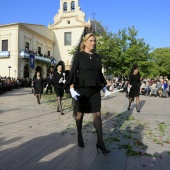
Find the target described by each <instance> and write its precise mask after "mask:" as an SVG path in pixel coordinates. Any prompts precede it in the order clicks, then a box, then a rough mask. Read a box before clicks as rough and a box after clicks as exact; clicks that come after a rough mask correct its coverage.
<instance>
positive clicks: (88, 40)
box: [66, 33, 110, 154]
mask: <svg viewBox="0 0 170 170" xmlns="http://www.w3.org/2000/svg"><path fill="white" fill-rule="evenodd" d="M95 47H96V38H95V36H94V34H92V33H88V34H87V35H86V36H85V37H84V39H83V41H82V43H81V46H80V52H77V53H76V55H75V56H74V60H73V64H72V69H71V72H70V74H69V76H68V78H67V80H66V85H69V86H70V93H71V96H72V97H73V98H74V99H75V100H76V116H75V119H76V126H77V132H78V146H79V147H84V142H83V137H82V133H81V130H82V121H83V115H84V113H93V124H94V127H95V129H96V132H97V137H98V140H97V144H96V147H97V151H98V148H99V149H101V151H102V152H103V153H104V154H106V153H109V152H110V151H109V150H107V149H106V147H105V145H104V141H103V135H102V121H101V113H100V109H101V95H100V90H101V88H102V87H104V86H105V85H106V80H105V78H104V76H103V74H102V71H101V69H102V62H101V57H100V56H99V55H98V54H96V53H94V50H95Z"/></svg>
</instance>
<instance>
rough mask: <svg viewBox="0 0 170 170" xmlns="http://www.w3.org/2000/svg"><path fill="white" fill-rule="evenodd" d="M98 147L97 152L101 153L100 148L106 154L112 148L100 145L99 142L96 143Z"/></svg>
mask: <svg viewBox="0 0 170 170" xmlns="http://www.w3.org/2000/svg"><path fill="white" fill-rule="evenodd" d="M96 148H97V153H98V154H99V150H98V149H100V150H101V151H102V153H103V154H105V155H107V153H110V152H111V151H110V150H107V149H106V147H105V146H104V145H103V146H100V145H99V144H98V143H97V144H96Z"/></svg>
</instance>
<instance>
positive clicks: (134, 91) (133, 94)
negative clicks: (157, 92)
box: [129, 86, 140, 98]
mask: <svg viewBox="0 0 170 170" xmlns="http://www.w3.org/2000/svg"><path fill="white" fill-rule="evenodd" d="M139 91H140V87H139V86H137V87H135V88H134V87H132V88H131V89H130V93H129V97H130V98H134V97H138V96H139Z"/></svg>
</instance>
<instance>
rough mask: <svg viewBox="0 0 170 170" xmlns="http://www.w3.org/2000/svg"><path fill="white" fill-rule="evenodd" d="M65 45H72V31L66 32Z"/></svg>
mask: <svg viewBox="0 0 170 170" xmlns="http://www.w3.org/2000/svg"><path fill="white" fill-rule="evenodd" d="M64 45H71V32H65V33H64Z"/></svg>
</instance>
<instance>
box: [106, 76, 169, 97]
mask: <svg viewBox="0 0 170 170" xmlns="http://www.w3.org/2000/svg"><path fill="white" fill-rule="evenodd" d="M128 84H129V79H128V78H125V77H123V78H120V79H118V78H117V77H115V78H113V79H112V80H111V79H107V85H106V88H107V90H108V91H114V89H123V90H122V91H121V92H127V88H128ZM139 92H140V95H146V96H150V97H151V96H154V97H162V98H166V97H170V80H168V78H167V76H165V77H163V76H160V77H157V78H155V79H150V78H141V80H140V91H139ZM126 94H127V93H126Z"/></svg>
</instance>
